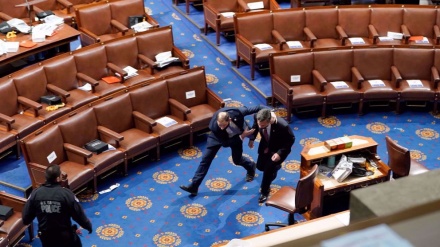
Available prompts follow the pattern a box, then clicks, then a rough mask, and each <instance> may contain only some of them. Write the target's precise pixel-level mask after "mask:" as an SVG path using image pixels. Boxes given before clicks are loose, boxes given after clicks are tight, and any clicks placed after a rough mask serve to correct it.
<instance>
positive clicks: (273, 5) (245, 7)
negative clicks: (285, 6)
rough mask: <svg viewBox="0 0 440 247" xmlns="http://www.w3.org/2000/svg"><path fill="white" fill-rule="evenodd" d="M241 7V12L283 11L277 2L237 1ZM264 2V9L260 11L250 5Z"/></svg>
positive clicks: (263, 0) (261, 0) (268, 0)
mask: <svg viewBox="0 0 440 247" xmlns="http://www.w3.org/2000/svg"><path fill="white" fill-rule="evenodd" d="M237 1H238V5H239V7H240V12H258V11H262V10H268V11H271V10H276V9H281V7H280V5H279V4H278V3H277V1H275V0H237ZM258 2H262V3H263V7H262V8H258V9H252V8H251V7H250V6H249V4H252V3H258Z"/></svg>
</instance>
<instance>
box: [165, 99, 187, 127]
mask: <svg viewBox="0 0 440 247" xmlns="http://www.w3.org/2000/svg"><path fill="white" fill-rule="evenodd" d="M168 103H169V104H170V109H171V115H173V116H176V117H178V118H180V119H182V120H184V121H185V120H186V115H187V114H189V113H191V109H189V108H188V107H187V106H186V105H184V104H182V103H180V102H179V101H177V100H175V99H172V98H170V99H168Z"/></svg>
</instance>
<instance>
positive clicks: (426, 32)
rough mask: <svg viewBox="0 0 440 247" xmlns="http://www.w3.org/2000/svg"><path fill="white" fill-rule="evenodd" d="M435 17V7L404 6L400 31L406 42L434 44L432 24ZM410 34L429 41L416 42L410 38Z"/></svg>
mask: <svg viewBox="0 0 440 247" xmlns="http://www.w3.org/2000/svg"><path fill="white" fill-rule="evenodd" d="M436 17H437V9H431V8H405V9H404V10H403V23H402V33H403V36H404V37H405V43H406V44H416V45H419V44H421V45H431V46H432V45H435V44H438V43H437V40H436V39H435V38H434V25H435V21H436ZM411 36H423V37H426V38H427V39H428V41H429V43H417V41H415V40H411Z"/></svg>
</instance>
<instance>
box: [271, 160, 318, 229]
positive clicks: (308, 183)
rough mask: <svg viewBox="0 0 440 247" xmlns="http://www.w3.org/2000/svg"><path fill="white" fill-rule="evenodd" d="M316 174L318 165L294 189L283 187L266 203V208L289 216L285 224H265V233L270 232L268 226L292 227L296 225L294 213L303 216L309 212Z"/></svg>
mask: <svg viewBox="0 0 440 247" xmlns="http://www.w3.org/2000/svg"><path fill="white" fill-rule="evenodd" d="M317 173H318V165H314V166H313V167H312V169H311V170H310V172H309V174H307V175H306V176H304V177H302V178H301V179H300V180H299V181H298V183H297V185H296V188H295V189H294V188H292V187H290V186H283V187H281V189H280V190H278V191H277V192H276V193H275V194H273V195H272V196H271V197H270V198H269V199H268V200H267V201H266V206H271V207H275V208H278V209H281V210H283V211H284V212H287V213H288V214H289V217H288V223H287V224H280V223H266V224H265V225H264V228H265V230H266V231H269V230H270V228H269V227H270V226H280V227H283V226H288V225H293V224H295V223H296V221H295V216H294V215H295V213H299V214H304V213H305V212H307V211H309V210H310V206H311V203H312V200H313V189H314V186H315V178H316V175H317Z"/></svg>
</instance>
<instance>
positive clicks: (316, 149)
mask: <svg viewBox="0 0 440 247" xmlns="http://www.w3.org/2000/svg"><path fill="white" fill-rule="evenodd" d="M329 151H330V150H328V148H326V147H325V146H324V145H322V146H318V147H313V148H311V149H310V150H309V152H308V153H307V154H308V155H317V154H325V153H328V152H329Z"/></svg>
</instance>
